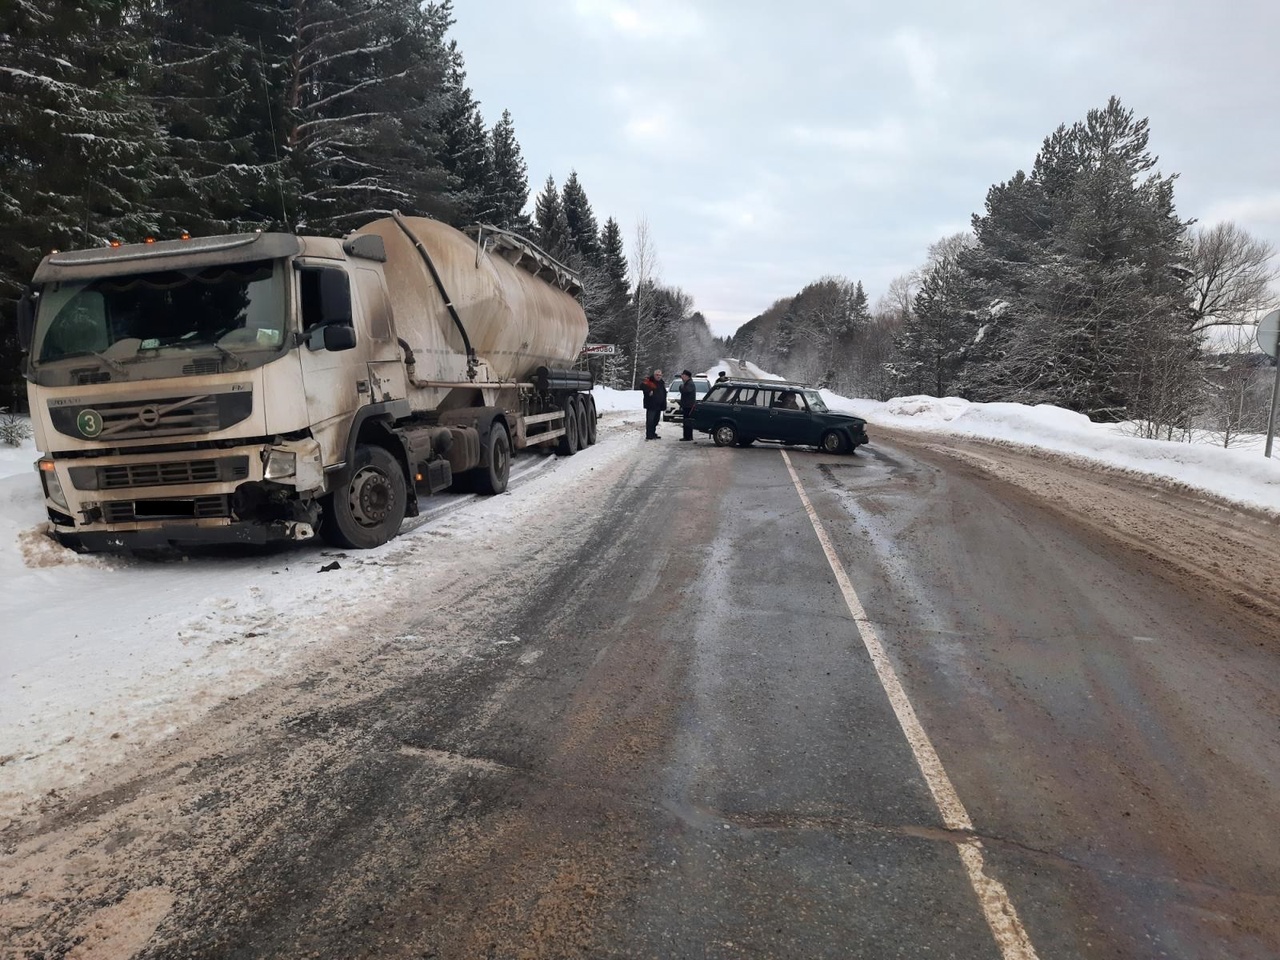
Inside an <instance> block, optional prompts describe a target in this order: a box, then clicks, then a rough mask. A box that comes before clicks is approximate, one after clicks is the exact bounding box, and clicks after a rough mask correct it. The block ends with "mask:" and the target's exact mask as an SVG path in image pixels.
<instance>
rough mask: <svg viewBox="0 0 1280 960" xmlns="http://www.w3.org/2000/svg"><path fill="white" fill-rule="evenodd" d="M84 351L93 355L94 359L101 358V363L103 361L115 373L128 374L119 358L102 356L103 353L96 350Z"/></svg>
mask: <svg viewBox="0 0 1280 960" xmlns="http://www.w3.org/2000/svg"><path fill="white" fill-rule="evenodd" d="M85 353H87V354H88V355H89V356H91V357H93V358H94V359H95V360H101V361H102V362H103V363H105V364H106V365H107V366H108V367H110V368H111V369H112V370H114V371H115V372H116V373H123V374H124V375H125V376H128V375H129V371H128V369H127V368H126V367H125V365H124V364H123V363H121V362H120V361H119V360H112V359H111V358H110V357H108V356H104V355H103V354H101V353H99V352H98V351H97V350H86V351H85Z"/></svg>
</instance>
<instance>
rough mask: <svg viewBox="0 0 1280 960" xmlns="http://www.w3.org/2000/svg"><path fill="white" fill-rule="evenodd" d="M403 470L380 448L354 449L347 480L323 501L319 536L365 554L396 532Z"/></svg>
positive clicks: (404, 494) (404, 495)
mask: <svg viewBox="0 0 1280 960" xmlns="http://www.w3.org/2000/svg"><path fill="white" fill-rule="evenodd" d="M408 498H409V492H408V484H407V482H406V480H405V475H404V470H403V469H402V468H401V467H400V464H399V463H398V462H397V461H396V458H395V457H393V456H392V455H391V454H390V453H389V452H388V451H387V450H385V449H384V448H382V447H373V446H365V445H364V444H361V445H360V446H358V447H356V455H355V458H354V460H353V461H352V473H351V479H350V480H349V481H348V482H347V484H346V486H345V487H343V488H342V489H340V490H335V491H333V493H331V494H329V495H328V496H327V497H325V498H324V501H323V505H324V515H323V516H324V519H323V521H322V522H321V524H320V535H321V536H322V537H324V539H325V540H326V541H327V542H328V543H331V544H333V545H334V546H335V547H346V548H348V549H353V550H368V549H369V548H371V547H378V546H381V545H382V544H384V543H386V542H387V541H388V540H390V539H391V538H392V537H394V536H395V535H396V534H397V533H399V532H400V523H401V521H403V520H404V514H405V505H406V504H407V503H408Z"/></svg>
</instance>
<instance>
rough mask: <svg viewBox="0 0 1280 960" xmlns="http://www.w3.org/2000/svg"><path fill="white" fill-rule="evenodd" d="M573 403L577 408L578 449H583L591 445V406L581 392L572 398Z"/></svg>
mask: <svg viewBox="0 0 1280 960" xmlns="http://www.w3.org/2000/svg"><path fill="white" fill-rule="evenodd" d="M573 404H574V406H576V407H577V408H578V449H579V450H585V449H587V447H589V446H591V426H590V421H591V406H590V404H588V403H587V398H586V397H584V396H583V395H582V394H578V395H577V396H575V397H574V398H573Z"/></svg>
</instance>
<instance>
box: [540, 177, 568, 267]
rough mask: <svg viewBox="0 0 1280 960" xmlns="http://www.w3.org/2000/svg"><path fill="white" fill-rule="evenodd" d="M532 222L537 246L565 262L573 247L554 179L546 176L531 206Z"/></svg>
mask: <svg viewBox="0 0 1280 960" xmlns="http://www.w3.org/2000/svg"><path fill="white" fill-rule="evenodd" d="M533 220H534V224H535V225H536V226H537V228H538V236H537V243H538V246H540V247H542V249H543V250H546V251H547V253H549V254H551V255H552V256H553V257H556V258H557V259H559V260H567V259H568V256H569V253H570V252H571V251H572V250H573V245H572V243H571V241H570V238H569V221H568V219H567V218H566V217H565V215H564V204H563V203H562V202H561V200H560V191H559V190H558V189H557V188H556V181H555V178H554V177H552V176H550V175H548V176H547V182H546V183H545V184H544V185H543V187H542V192H541V193H539V194H538V197H537V199H536V200H535V201H534V206H533Z"/></svg>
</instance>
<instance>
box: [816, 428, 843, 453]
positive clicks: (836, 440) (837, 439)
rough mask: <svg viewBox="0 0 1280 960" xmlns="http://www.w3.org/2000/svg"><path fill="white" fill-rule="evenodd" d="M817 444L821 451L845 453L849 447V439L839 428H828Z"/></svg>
mask: <svg viewBox="0 0 1280 960" xmlns="http://www.w3.org/2000/svg"><path fill="white" fill-rule="evenodd" d="M818 446H819V447H820V449H821V450H822V452H823V453H845V452H847V451H848V449H849V441H848V440H847V439H846V438H845V435H844V434H843V433H841V432H840V431H839V430H828V431H827V432H826V433H824V434H823V435H822V442H821V443H819V445H818Z"/></svg>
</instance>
